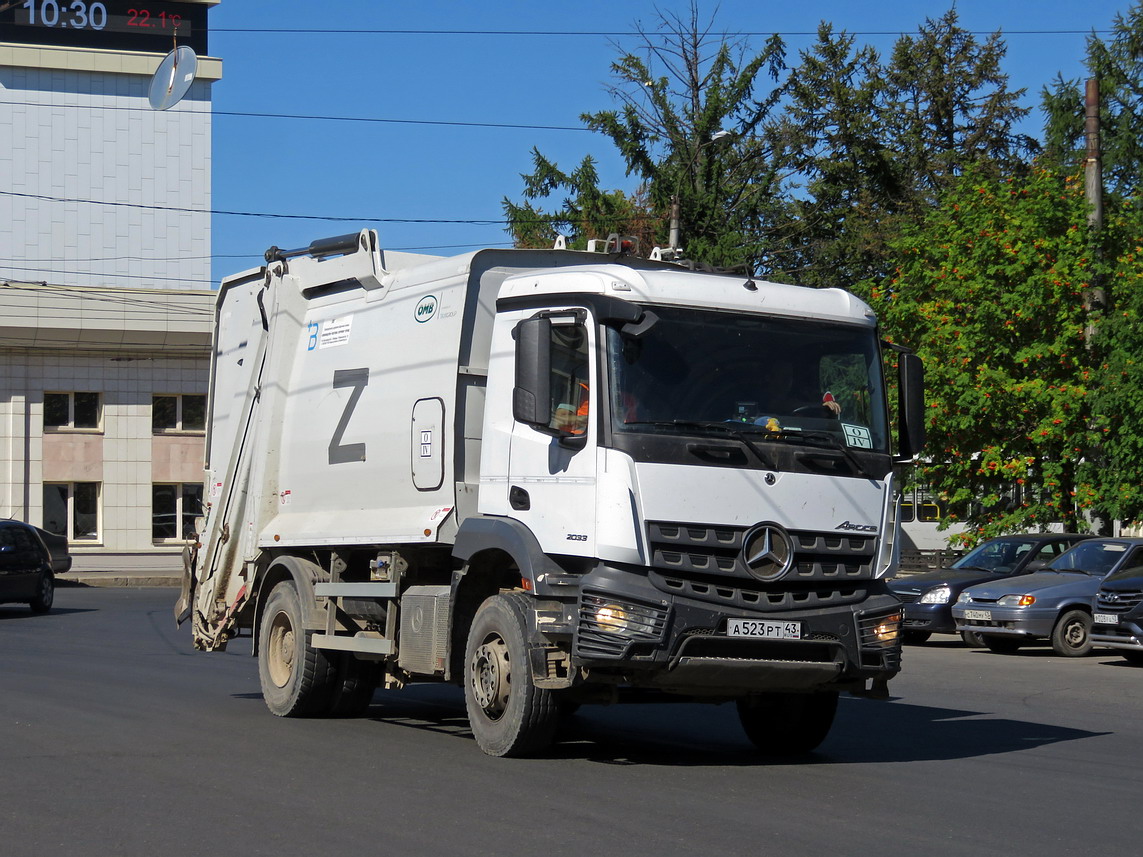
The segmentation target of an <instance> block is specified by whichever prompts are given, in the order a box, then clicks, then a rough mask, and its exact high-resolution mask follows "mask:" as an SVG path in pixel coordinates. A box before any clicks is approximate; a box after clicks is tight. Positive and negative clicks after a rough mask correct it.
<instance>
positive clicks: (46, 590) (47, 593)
mask: <svg viewBox="0 0 1143 857" xmlns="http://www.w3.org/2000/svg"><path fill="white" fill-rule="evenodd" d="M53 592H54V587H53V585H52V579H51V578H50V577H48V576H47V575H46V574H45V575H44V576H43V577H42V578H41V579H40V603H41V604H43V605H44V606H45V607H51V606H52V595H53Z"/></svg>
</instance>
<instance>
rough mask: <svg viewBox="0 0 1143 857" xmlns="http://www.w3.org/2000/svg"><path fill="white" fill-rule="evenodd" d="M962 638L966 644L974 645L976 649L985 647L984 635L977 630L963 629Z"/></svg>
mask: <svg viewBox="0 0 1143 857" xmlns="http://www.w3.org/2000/svg"><path fill="white" fill-rule="evenodd" d="M960 638H961V639H962V640H964V644H965V645H966V646H972V648H974V649H983V648H984V637H982V636H980V634H978V633H976V631H961V632H960Z"/></svg>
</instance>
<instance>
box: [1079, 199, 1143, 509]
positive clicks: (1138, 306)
mask: <svg viewBox="0 0 1143 857" xmlns="http://www.w3.org/2000/svg"><path fill="white" fill-rule="evenodd" d="M1104 233H1105V238H1106V242H1105V247H1104V253H1105V257H1106V258H1108V259H1109V260H1111V262H1110V264H1109V266H1108V267H1109V268H1110V269H1111V272H1110V275H1109V277H1108V280H1107V282H1108V283H1109V286H1110V289H1109V290H1110V293H1111V295H1112V297H1113V303H1112V307H1111V309H1110V311H1109V312H1108V313H1107V315H1106V317H1105V318H1104V319H1103V320H1102V323H1101V324H1100V326H1099V330H1098V338H1097V341H1098V342H1099V344H1100V352H1101V354H1103V355H1105V356H1104V359H1103V360H1102V362H1101V363H1100V365H1099V367H1098V370H1097V373H1096V379H1097V380H1098V382H1099V383H1098V386H1097V388H1096V390H1095V393H1094V395H1093V397H1092V399H1093V402H1092V404H1093V409H1094V412H1095V414H1096V418H1095V427H1096V429H1097V430H1098V432H1099V436H1100V446H1099V448H1098V450H1097V451H1096V454H1094V455H1093V456H1092V460H1091V462H1090V463H1089V465H1088V467H1087V468H1086V469H1085V471H1084V475H1085V476H1086V478H1087V480H1088V481H1090V482H1091V483H1092V484H1093V485H1094V486H1095V488H1096V494H1097V496H1098V497H1099V509H1100V511H1101V512H1102V514H1103V515H1105V516H1106V517H1108V518H1118V519H1120V520H1123V521H1139V520H1143V431H1141V430H1140V427H1141V426H1143V200H1140V199H1138V198H1134V199H1127V200H1124V201H1122V202H1113V203H1111V204H1109V206H1108V209H1107V212H1106V217H1105V227H1104Z"/></svg>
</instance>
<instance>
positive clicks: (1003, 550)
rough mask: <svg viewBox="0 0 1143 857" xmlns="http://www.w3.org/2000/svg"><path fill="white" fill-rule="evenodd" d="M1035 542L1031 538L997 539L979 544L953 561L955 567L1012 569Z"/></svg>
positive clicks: (995, 569) (991, 569)
mask: <svg viewBox="0 0 1143 857" xmlns="http://www.w3.org/2000/svg"><path fill="white" fill-rule="evenodd" d="M1034 545H1035V542H1033V541H1030V540H1029V539H995V540H993V541H989V542H985V543H984V544H982V545H978V546H977V547H976V548H974V549H973V550H971V551H969V552H968V553H966V554H965V555H964V556H962V557H961V558H960V559H958V560H957V561H956V562H954V563H953V565H952V567H953V568H979V569H982V570H983V571H1011V570H1012V569H1013V568H1015V567H1016V564H1017V563H1018V562H1019V561H1020V560H1021V559H1023V558H1024V556H1025V555H1026V554H1027V553H1028V551H1030V550H1031V549H1032V548H1033V546H1034Z"/></svg>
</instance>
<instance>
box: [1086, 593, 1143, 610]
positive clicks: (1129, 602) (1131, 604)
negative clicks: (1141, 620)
mask: <svg viewBox="0 0 1143 857" xmlns="http://www.w3.org/2000/svg"><path fill="white" fill-rule="evenodd" d="M1109 596H1111V597H1113V598H1114V599H1115V600H1114V601H1113V600H1110V599H1109ZM1095 602H1096V605H1097V606H1098V607H1099V611H1100V612H1101V613H1129V612H1131V611H1132V610H1134V609H1135V608H1136V607H1138V606H1139V604H1140V603H1143V592H1141V591H1139V590H1135V591H1128V592H1104V591H1102V590H1100V593H1099V595H1098V596H1096V599H1095Z"/></svg>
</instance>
